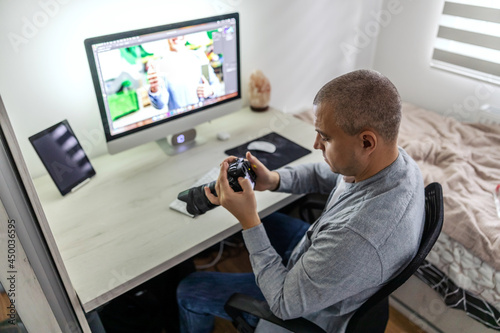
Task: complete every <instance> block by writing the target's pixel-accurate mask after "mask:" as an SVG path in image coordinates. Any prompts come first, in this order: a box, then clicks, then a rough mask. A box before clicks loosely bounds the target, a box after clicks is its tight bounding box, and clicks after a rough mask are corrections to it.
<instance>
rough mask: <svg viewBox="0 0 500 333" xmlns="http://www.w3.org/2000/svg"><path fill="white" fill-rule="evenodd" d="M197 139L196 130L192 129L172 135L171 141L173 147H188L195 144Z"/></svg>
mask: <svg viewBox="0 0 500 333" xmlns="http://www.w3.org/2000/svg"><path fill="white" fill-rule="evenodd" d="M195 138H196V130H195V129H194V128H192V129H190V130H187V131H185V132H181V133H177V134H174V135H172V138H171V139H170V144H171V145H172V147H176V146H181V145H186V144H189V143H191V142H193V141H194V140H195Z"/></svg>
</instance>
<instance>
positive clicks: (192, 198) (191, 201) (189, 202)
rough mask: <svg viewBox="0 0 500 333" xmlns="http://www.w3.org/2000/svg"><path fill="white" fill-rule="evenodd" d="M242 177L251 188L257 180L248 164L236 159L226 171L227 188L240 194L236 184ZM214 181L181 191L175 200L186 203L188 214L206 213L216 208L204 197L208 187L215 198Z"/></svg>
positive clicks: (238, 186)
mask: <svg viewBox="0 0 500 333" xmlns="http://www.w3.org/2000/svg"><path fill="white" fill-rule="evenodd" d="M239 177H243V178H247V179H248V180H250V182H251V183H252V187H253V186H254V185H255V180H256V179H257V175H256V174H255V172H254V171H253V170H252V166H251V165H250V162H248V161H247V160H245V159H243V158H238V159H236V160H234V161H233V162H231V163H230V164H229V168H228V170H227V180H228V182H229V186H230V187H231V188H232V189H233V191H235V192H241V191H243V189H242V188H241V186H240V184H239V183H238V178H239ZM215 184H216V181H213V182H210V183H208V184H203V185H200V186H195V187H191V188H190V189H187V190H185V191H182V192H181V193H179V194H178V195H177V199H179V200H181V201H184V202H185V203H186V209H187V211H188V213H190V214H192V215H195V216H196V215H201V214H204V213H206V212H207V211H208V210H210V209H212V208H214V207H216V205H214V204H212V203H211V202H210V201H209V200H208V198H207V196H206V195H205V190H204V188H205V186H208V188H209V189H210V192H211V193H212V194H213V195H215V196H217V193H216V191H215Z"/></svg>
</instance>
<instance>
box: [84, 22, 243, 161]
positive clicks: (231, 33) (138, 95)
mask: <svg viewBox="0 0 500 333" xmlns="http://www.w3.org/2000/svg"><path fill="white" fill-rule="evenodd" d="M85 49H86V52H87V57H88V60H89V65H90V71H91V74H92V79H93V83H94V88H95V92H96V97H97V102H98V105H99V110H100V113H101V119H102V124H103V127H104V132H105V135H106V141H107V144H108V151H109V152H110V153H116V152H119V151H122V150H125V149H128V148H131V147H134V146H137V145H140V144H143V143H146V142H149V141H153V140H158V139H160V138H164V137H166V136H167V135H169V134H174V133H179V132H182V131H185V130H188V129H191V128H193V127H195V126H196V125H198V124H201V123H203V122H206V121H209V120H211V119H213V118H216V117H220V116H222V115H224V114H227V113H229V112H233V111H236V110H238V109H239V106H240V100H241V91H240V90H241V88H240V85H241V83H240V63H239V16H238V14H237V13H233V14H226V15H219V16H214V17H209V18H203V19H197V20H192V21H187V22H180V23H173V24H168V25H164V26H158V27H152V28H146V29H140V30H134V31H128V32H122V33H117V34H112V35H107V36H100V37H94V38H89V39H86V40H85Z"/></svg>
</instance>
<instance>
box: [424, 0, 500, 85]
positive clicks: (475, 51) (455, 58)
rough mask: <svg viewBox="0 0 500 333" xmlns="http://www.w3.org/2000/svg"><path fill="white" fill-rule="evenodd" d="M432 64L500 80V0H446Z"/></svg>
mask: <svg viewBox="0 0 500 333" xmlns="http://www.w3.org/2000/svg"><path fill="white" fill-rule="evenodd" d="M431 66H433V67H437V68H441V69H444V70H448V71H452V72H455V73H458V74H462V75H467V76H471V77H474V78H477V79H481V80H485V81H488V82H491V83H495V84H500V0H453V1H445V2H444V7H443V14H442V16H441V21H440V22H439V30H438V33H437V38H436V42H435V44H434V52H433V54H432V61H431Z"/></svg>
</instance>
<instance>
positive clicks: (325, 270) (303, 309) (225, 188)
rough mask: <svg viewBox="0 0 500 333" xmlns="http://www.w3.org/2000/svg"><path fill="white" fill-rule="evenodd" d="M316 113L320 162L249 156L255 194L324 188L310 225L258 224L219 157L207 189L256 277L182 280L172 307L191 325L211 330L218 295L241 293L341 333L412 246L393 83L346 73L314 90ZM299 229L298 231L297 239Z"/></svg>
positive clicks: (409, 170)
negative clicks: (283, 162) (271, 164)
mask: <svg viewBox="0 0 500 333" xmlns="http://www.w3.org/2000/svg"><path fill="white" fill-rule="evenodd" d="M313 111H314V116H315V119H314V126H315V128H316V140H315V143H314V148H315V149H320V150H321V151H322V152H323V156H324V158H325V162H326V163H317V164H306V165H299V166H296V167H285V168H283V169H279V170H277V171H269V170H268V169H267V168H266V167H265V166H264V165H263V164H262V163H260V162H259V161H258V160H257V159H256V158H255V157H253V156H252V155H251V154H249V153H247V156H246V157H247V159H248V160H249V161H250V162H251V164H253V165H254V166H256V167H254V171H255V172H256V174H257V183H256V185H255V190H258V191H263V190H271V191H273V190H276V191H284V192H292V193H312V192H320V193H329V192H330V193H331V195H330V197H329V199H328V202H327V206H326V208H325V210H324V211H323V213H322V215H321V216H320V218H319V219H318V220H317V221H316V222H315V223H314V224H312V225H311V226H310V227H309V228H308V229H304V228H303V227H300V224H299V223H300V222H297V221H296V220H294V219H290V218H288V219H287V218H285V217H283V216H275V215H274V214H273V215H271V216H270V218H269V219H267V218H266V219H264V221H262V222H261V221H260V219H259V216H258V213H257V207H256V200H255V195H254V191H253V190H252V187H251V185H250V182H249V181H248V180H246V179H240V180H239V182H240V185H241V186H242V188H243V191H242V192H237V193H235V192H234V191H232V189H231V188H230V187H229V184H228V182H227V176H226V175H227V169H228V162H229V161H230V160H231V158H228V159H226V160H225V161H224V162H223V163H222V167H221V172H220V175H219V179H218V181H217V185H216V189H217V193H218V196H217V197H215V196H213V195H212V194H211V193H210V192H209V191H206V195H207V197H208V198H209V200H210V201H211V202H212V203H214V204H220V205H222V206H223V207H225V208H226V209H227V210H229V211H230V212H231V213H232V214H233V215H234V216H235V217H236V218H237V219H238V221H239V222H240V223H241V225H242V228H243V237H244V240H245V244H246V246H247V249H248V251H249V253H250V261H251V264H252V269H253V272H254V275H255V277H253V274H251V273H250V274H249V276H250V277H248V276H243V275H231V274H220V273H219V274H217V273H208V272H201V273H195V274H194V275H193V276H190V277H188V278H187V279H186V281H185V282H181V285H180V287H179V289H178V303H179V305H180V308H181V320H183V321H184V325H186V326H185V328H186V329H187V330H188V331H190V332H210V331H209V330H208V329H209V328H208V327H209V325H210V320H211V316H210V315H217V316H222V317H227V315H226V316H225V315H224V313H223V311H220V310H218V307H220V303H222V305H223V303H224V300H223V298H224V297H226V299H227V297H228V296H229V295H230V294H232V293H233V292H243V293H245V292H246V293H250V294H252V295H255V296H256V297H258V298H259V297H260V298H264V299H265V300H266V301H267V302H268V304H269V306H270V308H271V311H272V312H273V313H274V314H275V315H276V316H278V317H280V318H283V319H291V318H297V317H305V318H307V319H309V320H311V321H313V322H315V323H316V324H318V325H319V326H321V327H323V328H324V329H325V330H326V331H328V332H343V331H344V330H345V327H346V325H347V322H348V320H349V318H350V317H351V316H352V314H353V312H354V311H355V310H356V309H357V308H358V307H359V306H360V305H361V304H362V303H363V302H364V301H365V300H366V299H368V298H369V297H370V296H371V295H373V294H374V293H375V292H376V291H377V290H378V289H380V288H381V286H382V285H383V284H385V283H386V282H387V281H388V280H389V279H391V278H392V277H393V276H395V275H396V274H397V273H399V272H400V271H401V270H402V269H403V268H404V266H405V264H406V263H408V262H409V261H410V260H411V259H412V258H413V256H414V255H415V253H416V252H417V249H418V245H419V242H420V238H421V233H422V230H423V224H424V200H425V199H424V185H423V180H422V176H421V174H420V171H419V169H418V166H417V165H416V163H415V162H414V161H413V160H412V159H411V158H410V157H409V156H408V155H407V154H406V152H405V151H404V150H403V149H402V148H399V147H398V146H397V135H398V131H399V124H400V120H401V100H400V97H399V94H398V92H397V90H396V88H395V87H394V85H393V84H392V83H391V82H390V81H389V80H388V79H387V78H386V77H384V76H383V75H381V74H380V73H377V72H375V71H371V70H358V71H354V72H351V73H347V74H345V75H342V76H340V77H338V78H336V79H334V80H332V81H330V82H328V83H327V84H326V85H325V86H323V87H322V88H321V90H320V91H319V92H318V94H317V95H316V97H315V99H314V108H313ZM268 223H269V224H270V227H268V226H267V224H268ZM288 226H290V228H291V229H293V230H294V231H292V235H290V230H289V229H290V228H289V227H288ZM282 231H284V235H285V238H286V239H287V240H289V241H290V244H289V245H288V247H287V246H283V245H279V248H280V249H279V250H278V249H277V248H275V247H274V246H273V245H274V244H273V242H274V241H275V240H276V239H280V237H281V232H282ZM297 235H303V237H302V238H301V239H300V241H298V242H297ZM294 242H295V243H294ZM280 254H281V255H280ZM253 278H254V279H255V282H256V285H257V286H258V289H257V288H255V289H256V290H255V289H254V287H252V282H253V281H252V279H253ZM254 284H255V283H254ZM194 285H197V288H193V286H194ZM229 289H233V290H229ZM281 330H282V329H280V328H277V327H276V326H274V325H273V324H271V323H268V322H265V321H260V322H259V323H258V326H257V332H280V331H281Z"/></svg>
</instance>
